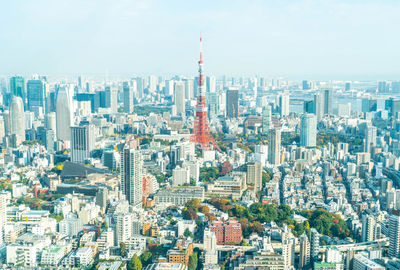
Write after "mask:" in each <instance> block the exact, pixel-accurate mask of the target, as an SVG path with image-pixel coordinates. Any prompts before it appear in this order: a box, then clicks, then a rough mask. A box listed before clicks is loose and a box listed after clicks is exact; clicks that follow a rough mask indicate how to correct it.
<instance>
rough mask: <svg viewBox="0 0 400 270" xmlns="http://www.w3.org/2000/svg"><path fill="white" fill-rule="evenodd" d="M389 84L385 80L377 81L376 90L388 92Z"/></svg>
mask: <svg viewBox="0 0 400 270" xmlns="http://www.w3.org/2000/svg"><path fill="white" fill-rule="evenodd" d="M389 87H390V84H389V82H387V81H381V82H378V92H383V93H385V92H389Z"/></svg>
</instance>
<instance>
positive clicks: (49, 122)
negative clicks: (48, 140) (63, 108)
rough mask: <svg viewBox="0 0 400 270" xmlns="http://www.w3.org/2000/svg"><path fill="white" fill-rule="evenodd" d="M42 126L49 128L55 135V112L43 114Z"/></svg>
mask: <svg viewBox="0 0 400 270" xmlns="http://www.w3.org/2000/svg"><path fill="white" fill-rule="evenodd" d="M44 127H45V128H46V129H49V130H53V131H54V135H55V136H56V137H57V134H56V130H57V123H56V113H55V112H49V113H47V114H46V115H45V116H44Z"/></svg>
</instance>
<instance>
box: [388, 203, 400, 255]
mask: <svg viewBox="0 0 400 270" xmlns="http://www.w3.org/2000/svg"><path fill="white" fill-rule="evenodd" d="M388 229H389V256H390V257H393V258H394V257H396V258H399V257H400V212H399V211H397V210H393V213H392V215H390V218H389V228H388Z"/></svg>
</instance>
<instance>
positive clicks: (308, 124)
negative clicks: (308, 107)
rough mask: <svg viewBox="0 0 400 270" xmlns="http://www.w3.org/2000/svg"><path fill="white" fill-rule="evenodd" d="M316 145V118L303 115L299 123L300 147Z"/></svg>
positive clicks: (310, 115) (312, 115)
mask: <svg viewBox="0 0 400 270" xmlns="http://www.w3.org/2000/svg"><path fill="white" fill-rule="evenodd" d="M316 145H317V118H316V116H315V115H314V114H308V113H307V114H304V115H303V116H302V117H301V123H300V146H304V147H315V146H316Z"/></svg>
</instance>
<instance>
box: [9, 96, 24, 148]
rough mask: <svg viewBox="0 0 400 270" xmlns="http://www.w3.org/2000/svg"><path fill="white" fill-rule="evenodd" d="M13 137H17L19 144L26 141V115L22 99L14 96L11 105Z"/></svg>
mask: <svg viewBox="0 0 400 270" xmlns="http://www.w3.org/2000/svg"><path fill="white" fill-rule="evenodd" d="M10 129H11V132H10V134H11V135H15V136H16V137H17V144H19V143H21V142H23V141H25V113H24V104H23V102H22V98H21V97H19V96H13V97H12V100H11V105H10Z"/></svg>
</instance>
